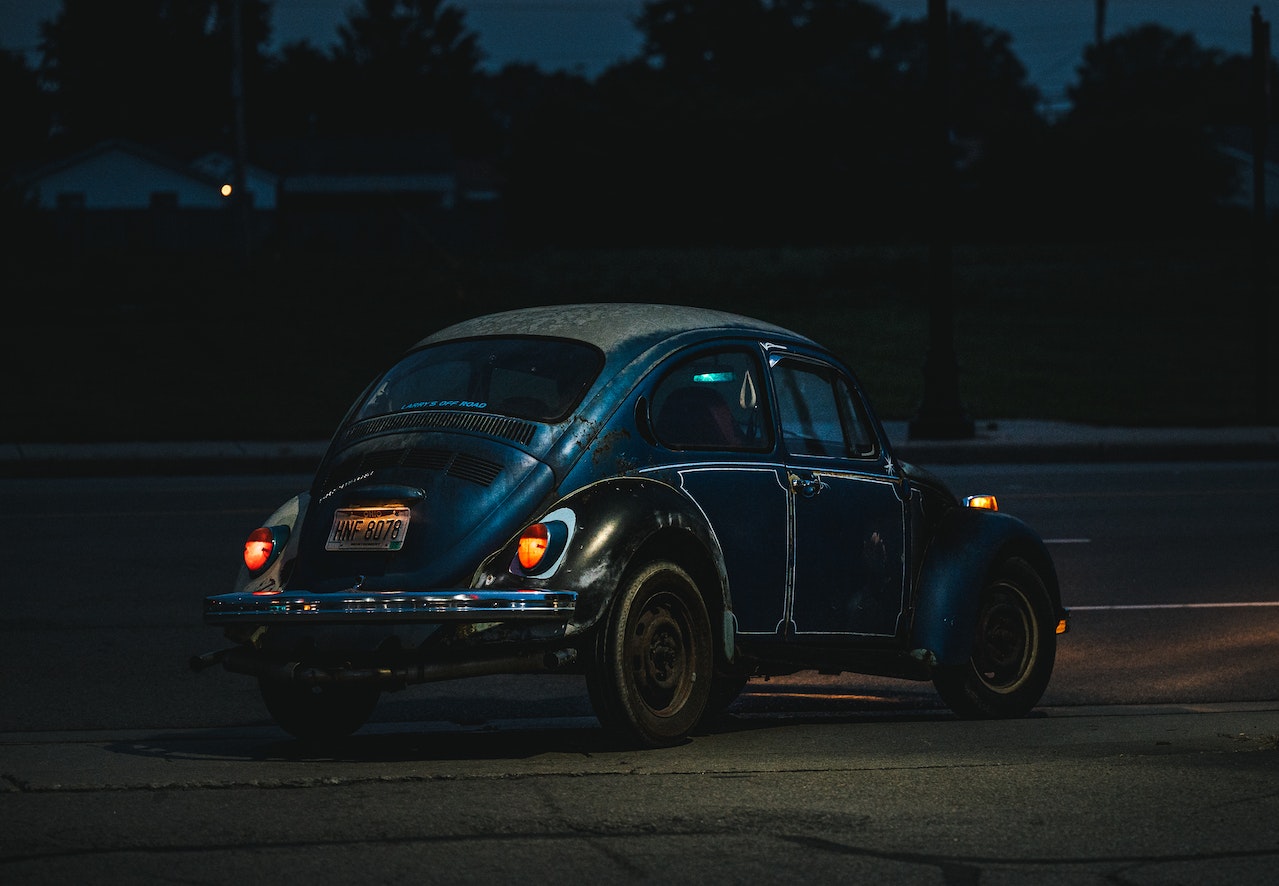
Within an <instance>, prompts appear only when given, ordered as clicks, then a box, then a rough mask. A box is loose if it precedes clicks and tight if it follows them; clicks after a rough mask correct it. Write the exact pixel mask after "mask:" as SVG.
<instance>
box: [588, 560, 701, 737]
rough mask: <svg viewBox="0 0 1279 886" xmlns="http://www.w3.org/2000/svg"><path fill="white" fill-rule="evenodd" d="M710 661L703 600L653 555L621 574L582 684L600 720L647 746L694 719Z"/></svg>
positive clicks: (681, 731) (681, 732) (680, 733)
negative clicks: (622, 577)
mask: <svg viewBox="0 0 1279 886" xmlns="http://www.w3.org/2000/svg"><path fill="white" fill-rule="evenodd" d="M714 665H715V655H714V648H713V646H712V640H711V629H710V619H709V618H708V617H707V614H706V604H705V603H704V602H703V601H702V596H701V594H700V593H699V592H698V590H697V585H696V584H694V583H693V580H692V578H690V577H689V575H688V573H687V572H685V571H684V570H683V569H681V568H680V567H679V566H677V565H675V564H674V563H669V562H665V561H658V562H654V563H650V564H648V565H646V566H644V567H642V568H640V569H638V570H636V571H635V572H634V573H632V574H630V575H629V576H628V578H627V579H626V580H625V581H624V583H623V586H622V589H621V592H620V594H619V595H618V598H617V600H616V602H615V604H614V606H613V610H612V612H611V614H610V616H609V619H608V621H607V623H606V624H605V625H604V626H603V627H602V628H601V633H600V636H599V640H598V642H597V644H596V654H595V659H594V661H593V662H592V663H591V666H590V667H589V668H588V670H587V679H586V685H587V689H588V691H589V693H590V697H591V704H592V705H593V706H594V708H595V713H596V716H597V717H599V720H600V723H601V724H602V725H603V726H604V727H605V728H606V729H608V730H610V731H612V732H615V733H618V734H619V735H622V736H626V737H629V738H632V739H635V740H636V741H638V742H639V744H641V745H643V746H645V747H662V746H667V745H672V744H677V743H679V742H680V741H683V740H684V739H685V737H686V736H687V735H688V734H689V732H691V731H692V730H693V728H694V727H695V726H697V723H698V721H699V720H700V719H701V716H702V712H703V711H704V710H705V708H706V703H707V700H708V698H709V696H710V692H711V675H712V671H713V669H714Z"/></svg>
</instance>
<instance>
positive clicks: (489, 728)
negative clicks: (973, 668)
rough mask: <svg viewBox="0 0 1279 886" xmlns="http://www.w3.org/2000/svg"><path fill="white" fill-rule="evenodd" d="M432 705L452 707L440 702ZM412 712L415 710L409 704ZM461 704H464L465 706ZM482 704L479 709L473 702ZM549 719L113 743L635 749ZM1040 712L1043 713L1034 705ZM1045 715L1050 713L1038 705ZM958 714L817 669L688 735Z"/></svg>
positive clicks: (127, 748)
mask: <svg viewBox="0 0 1279 886" xmlns="http://www.w3.org/2000/svg"><path fill="white" fill-rule="evenodd" d="M430 710H431V713H433V714H437V715H439V714H443V713H444V711H443V710H442V709H441V708H440V707H439V706H433V707H432V708H431V709H430ZM403 713H407V710H406V711H404V712H403ZM459 713H460V712H459ZM470 713H471V714H473V713H474V712H473V711H472V712H470ZM547 713H548V716H546V717H545V718H543V719H537V718H530V717H528V716H524V717H521V718H520V719H499V718H496V717H494V718H491V719H487V720H486V719H480V718H477V717H474V716H470V715H468V716H464V717H459V718H458V719H456V720H446V719H433V720H426V721H424V720H410V719H404V720H399V721H396V720H390V721H387V720H382V721H378V722H373V723H370V724H368V725H366V726H365V727H364V729H362V730H360V731H359V732H357V733H355V734H354V735H351V736H348V737H345V738H342V739H336V740H331V741H326V742H306V741H301V740H297V739H293V738H290V737H288V736H287V735H286V734H285V733H284V732H283V731H281V730H279V729H278V728H277V727H275V726H272V725H269V724H254V725H251V726H245V727H242V728H227V729H215V730H192V731H173V732H165V733H157V734H155V735H152V736H147V737H145V738H144V739H142V740H133V741H121V742H115V743H113V744H111V745H110V746H109V750H111V751H113V752H116V753H121V754H129V755H138V756H146V757H155V758H164V759H197V758H198V759H201V760H206V761H207V760H214V761H226V762H235V761H241V762H246V763H252V762H304V763H305V762H317V763H319V762H350V763H357V762H368V763H390V762H451V761H453V762H456V761H486V760H488V761H500V760H531V759H534V758H537V757H541V756H546V755H565V754H568V755H580V756H583V757H591V756H595V755H602V754H612V753H618V752H636V751H638V750H639V748H637V747H636V746H635V745H633V744H630V743H628V742H627V741H626V740H624V739H621V738H619V737H618V736H616V735H613V734H611V733H609V732H606V731H605V730H604V729H603V728H601V727H600V725H599V722H598V720H596V719H595V717H594V716H592V715H590V714H589V705H588V706H587V707H585V708H583V707H582V706H580V705H576V704H572V705H564V704H551V705H549V709H548V712H547ZM1031 716H1032V717H1034V716H1037V714H1035V713H1032V714H1031ZM1038 716H1042V715H1038ZM955 719H957V718H956V717H955V715H954V714H953V713H951V712H950V711H949V710H948V709H947V708H946V707H945V706H944V705H942V703H941V702H940V700H938V699H937V698H936V697H935V696H933V695H932V694H931V693H930V692H928V691H925V689H923V688H916V687H915V686H914V685H913V684H909V685H908V687H907V688H906V689H905V690H902V689H898V688H893V689H892V691H890V692H880V691H867V690H866V689H865V688H864V687H859V688H857V689H856V690H855V691H854V690H853V689H850V688H849V687H848V686H846V685H843V684H840V683H833V682H830V681H826V680H824V679H823V678H820V677H817V678H815V679H814V680H812V681H809V682H803V681H796V680H794V679H789V680H786V681H783V682H772V683H768V682H760V683H758V684H756V683H755V682H752V683H751V684H750V685H748V687H747V688H746V690H745V691H743V693H742V694H741V695H740V696H739V697H738V699H737V700H736V701H735V702H734V703H733V704H732V705H731V706H730V708H729V710H728V711H727V712H726V713H725V714H724V715H723V716H721V717H719V718H717V719H716V720H714V721H713V722H710V723H707V724H704V725H703V727H702V728H700V729H698V730H697V731H696V732H695V733H694V734H693V735H692V736H691V737H690V738H689V739H687V740H686V742H685V743H689V742H697V741H714V740H715V738H716V737H717V736H727V735H733V734H740V733H748V732H760V731H764V730H772V729H782V728H794V727H796V726H804V725H815V724H824V725H855V724H860V723H865V724H872V723H884V722H894V723H905V722H933V721H947V720H955Z"/></svg>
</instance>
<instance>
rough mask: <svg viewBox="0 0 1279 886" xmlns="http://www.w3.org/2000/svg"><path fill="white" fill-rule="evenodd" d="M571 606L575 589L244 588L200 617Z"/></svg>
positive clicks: (336, 618) (570, 609)
mask: <svg viewBox="0 0 1279 886" xmlns="http://www.w3.org/2000/svg"><path fill="white" fill-rule="evenodd" d="M576 609H577V594H576V593H574V592H572V591H550V590H496V591H485V590H477V589H475V588H460V589H436V590H430V591H403V590H386V591H347V592H338V593H324V594H316V593H311V592H308V591H289V592H286V593H278V594H269V595H262V594H254V593H252V592H248V591H243V592H237V593H233V594H220V595H218V596H216V597H206V598H205V599H204V622H205V624H208V625H226V624H236V623H244V622H252V623H254V624H284V623H296V624H314V623H319V622H341V623H343V624H379V623H382V624H403V623H410V622H438V621H448V620H454V619H457V620H468V619H476V618H483V619H486V620H487V619H493V618H497V619H500V620H501V621H516V620H523V619H553V620H557V621H568V620H569V619H571V618H572V616H573V613H574V612H575V611H576Z"/></svg>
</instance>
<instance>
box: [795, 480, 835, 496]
mask: <svg viewBox="0 0 1279 886" xmlns="http://www.w3.org/2000/svg"><path fill="white" fill-rule="evenodd" d="M788 479H789V480H790V488H791V489H793V490H794V491H795V492H796V493H798V494H799V495H801V496H803V497H804V498H812V497H813V496H814V495H820V494H821V492H822V490H824V489H828V488H829V487H830V484H829V483H827V482H826V481H825V480H823V479H822V478H821V475H820V474H814V475H813V477H812V479H811V480H805V479H804V478H803V477H801V476H799V475H798V474H790V475H789V477H788Z"/></svg>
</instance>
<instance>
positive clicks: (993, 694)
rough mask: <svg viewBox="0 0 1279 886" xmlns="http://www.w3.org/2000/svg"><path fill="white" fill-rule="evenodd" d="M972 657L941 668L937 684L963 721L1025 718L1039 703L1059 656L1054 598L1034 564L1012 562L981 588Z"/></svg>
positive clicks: (1002, 566)
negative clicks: (970, 718) (1055, 660)
mask: <svg viewBox="0 0 1279 886" xmlns="http://www.w3.org/2000/svg"><path fill="white" fill-rule="evenodd" d="M979 605H980V609H979V610H978V613H977V625H976V633H975V635H974V638H973V652H972V657H971V658H970V659H969V660H968V661H966V662H964V663H963V664H959V665H950V666H943V667H938V668H937V669H936V670H935V671H934V673H933V685H934V686H935V687H936V688H937V693H938V694H939V695H940V696H941V698H942V701H944V702H946V704H947V705H948V706H949V707H950V709H951V710H952V711H954V712H955V713H956V714H958V715H959V716H961V717H972V718H986V719H994V718H1007V717H1024V716H1025V715H1026V714H1028V713H1030V710H1031V709H1032V708H1033V707H1034V706H1035V705H1036V704H1037V703H1038V702H1039V699H1040V698H1041V697H1042V696H1043V694H1044V690H1045V689H1047V688H1048V679H1049V677H1051V676H1052V669H1053V661H1054V659H1055V658H1056V654H1057V618H1056V616H1055V614H1054V613H1055V609H1054V607H1053V603H1052V598H1051V597H1050V596H1049V594H1048V589H1047V587H1046V586H1045V585H1044V581H1043V579H1042V578H1041V577H1040V576H1039V573H1037V572H1036V571H1035V570H1034V568H1032V567H1031V565H1030V564H1029V563H1027V562H1026V561H1025V560H1022V559H1020V558H1017V557H1010V558H1009V559H1008V560H1006V561H1005V562H1004V563H1003V564H1001V565H1000V566H999V568H997V569H996V570H995V571H994V573H992V575H991V578H990V580H989V581H988V582H987V584H986V587H985V588H983V589H982V594H981V602H980V604H979Z"/></svg>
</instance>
